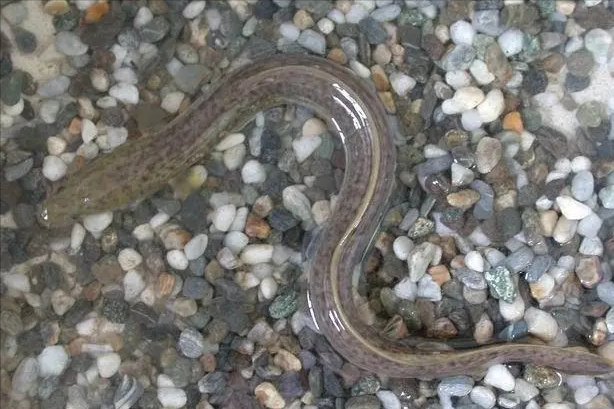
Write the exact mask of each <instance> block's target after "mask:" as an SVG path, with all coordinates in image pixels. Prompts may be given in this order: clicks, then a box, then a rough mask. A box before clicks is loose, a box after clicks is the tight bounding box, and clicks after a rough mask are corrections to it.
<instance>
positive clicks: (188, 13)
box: [183, 0, 207, 20]
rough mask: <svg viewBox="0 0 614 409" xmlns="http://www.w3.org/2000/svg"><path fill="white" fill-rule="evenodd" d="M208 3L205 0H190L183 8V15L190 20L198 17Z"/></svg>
mask: <svg viewBox="0 0 614 409" xmlns="http://www.w3.org/2000/svg"><path fill="white" fill-rule="evenodd" d="M206 5H207V2H206V1H205V0H197V1H191V2H189V3H188V5H187V6H185V8H184V9H183V17H185V18H187V19H188V20H192V19H193V18H196V17H198V15H199V14H200V13H202V12H203V10H204V9H205V6H206Z"/></svg>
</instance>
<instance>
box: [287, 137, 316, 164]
mask: <svg viewBox="0 0 614 409" xmlns="http://www.w3.org/2000/svg"><path fill="white" fill-rule="evenodd" d="M320 145H322V138H321V137H320V136H319V135H303V136H301V137H300V138H298V139H295V140H294V141H292V150H293V151H294V154H295V155H296V160H297V161H298V163H302V162H304V161H305V160H307V158H309V157H310V156H311V155H312V154H313V153H314V152H315V151H316V150H317V149H318V148H319V147H320Z"/></svg>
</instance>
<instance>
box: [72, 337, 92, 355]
mask: <svg viewBox="0 0 614 409" xmlns="http://www.w3.org/2000/svg"><path fill="white" fill-rule="evenodd" d="M88 343H89V341H88V340H87V339H85V338H83V337H79V338H75V339H73V340H72V341H70V343H69V344H68V354H69V355H70V356H77V355H81V353H82V351H83V345H85V344H88Z"/></svg>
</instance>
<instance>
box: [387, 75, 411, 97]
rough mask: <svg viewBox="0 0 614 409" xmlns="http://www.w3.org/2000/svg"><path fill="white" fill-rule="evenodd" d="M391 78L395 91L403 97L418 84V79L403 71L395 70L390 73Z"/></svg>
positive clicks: (391, 84)
mask: <svg viewBox="0 0 614 409" xmlns="http://www.w3.org/2000/svg"><path fill="white" fill-rule="evenodd" d="M389 79H390V86H391V87H392V89H393V90H394V92H395V93H396V94H397V95H399V96H401V97H404V96H406V95H407V94H408V93H409V91H411V90H412V89H413V88H414V87H415V86H416V80H415V79H413V78H412V77H410V76H409V75H407V74H404V73H402V72H394V73H392V74H390V78H389Z"/></svg>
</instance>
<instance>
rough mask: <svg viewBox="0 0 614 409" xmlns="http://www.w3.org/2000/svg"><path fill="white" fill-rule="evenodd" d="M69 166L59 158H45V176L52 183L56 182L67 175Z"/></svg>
mask: <svg viewBox="0 0 614 409" xmlns="http://www.w3.org/2000/svg"><path fill="white" fill-rule="evenodd" d="M67 170H68V166H67V165H66V163H64V161H63V160H62V159H60V158H59V157H57V156H52V155H50V156H45V159H43V175H44V176H45V177H46V178H47V179H49V180H50V181H52V182H56V181H58V180H60V179H62V178H63V177H64V175H66V171H67Z"/></svg>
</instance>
